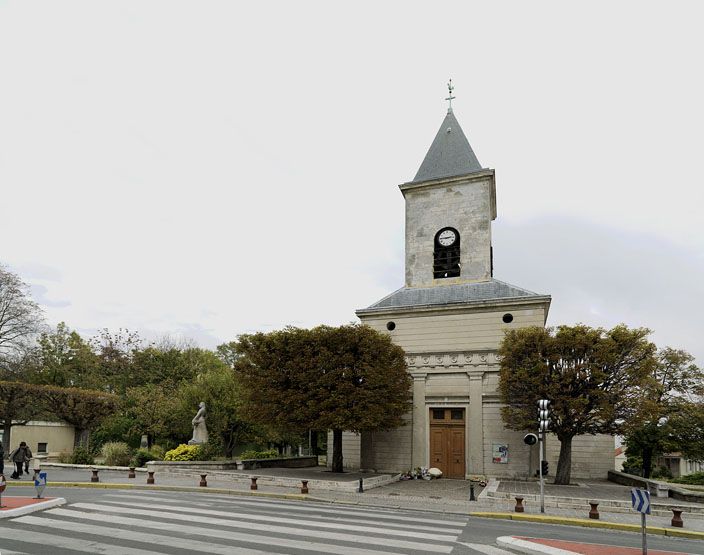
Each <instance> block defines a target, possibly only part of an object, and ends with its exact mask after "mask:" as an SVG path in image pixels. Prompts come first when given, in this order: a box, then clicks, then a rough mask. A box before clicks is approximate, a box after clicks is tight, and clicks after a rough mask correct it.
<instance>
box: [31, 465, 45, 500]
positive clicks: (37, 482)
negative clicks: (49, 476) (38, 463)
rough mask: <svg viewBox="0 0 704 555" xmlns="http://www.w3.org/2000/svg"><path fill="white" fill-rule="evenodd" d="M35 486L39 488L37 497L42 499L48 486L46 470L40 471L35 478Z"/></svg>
mask: <svg viewBox="0 0 704 555" xmlns="http://www.w3.org/2000/svg"><path fill="white" fill-rule="evenodd" d="M34 487H35V488H36V489H37V498H38V499H41V498H42V493H44V488H45V487H46V472H40V473H39V477H38V478H35V479H34Z"/></svg>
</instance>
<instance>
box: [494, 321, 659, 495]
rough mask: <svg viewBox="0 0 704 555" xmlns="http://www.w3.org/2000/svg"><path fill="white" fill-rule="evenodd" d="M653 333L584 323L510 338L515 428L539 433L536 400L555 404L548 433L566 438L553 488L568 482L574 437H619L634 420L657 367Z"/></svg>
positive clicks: (502, 383)
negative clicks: (623, 427)
mask: <svg viewBox="0 0 704 555" xmlns="http://www.w3.org/2000/svg"><path fill="white" fill-rule="evenodd" d="M649 333H650V331H649V330H647V329H643V328H638V329H629V328H627V327H626V326H624V325H619V326H616V327H614V328H613V329H611V330H604V329H602V328H590V327H588V326H585V325H581V324H578V325H575V326H559V327H557V328H547V329H546V328H542V327H527V328H521V329H516V330H510V331H508V332H507V333H506V336H505V338H504V340H503V341H502V343H501V346H500V348H499V355H500V357H501V370H500V378H499V391H500V394H501V399H502V402H503V403H504V404H505V405H504V407H503V408H502V416H503V419H504V421H505V423H506V425H507V426H508V427H509V428H511V429H514V430H534V429H535V428H536V423H537V402H538V400H539V399H548V400H549V401H550V428H549V429H550V431H551V432H553V433H554V434H555V435H556V436H557V438H558V440H559V441H560V456H559V460H558V465H557V472H556V477H555V483H557V484H569V482H570V474H571V464H572V439H573V438H574V437H575V436H578V435H584V434H601V433H605V434H613V433H616V432H618V431H619V427H620V424H621V423H622V422H623V421H625V420H628V419H629V418H633V417H634V416H635V414H636V410H637V407H638V404H639V402H640V400H641V396H642V390H641V389H640V386H641V385H642V384H643V383H645V382H646V381H647V380H648V378H649V376H650V374H651V373H652V369H653V365H654V364H655V359H654V353H655V346H654V345H653V344H652V343H651V342H650V341H648V339H647V337H648V335H649Z"/></svg>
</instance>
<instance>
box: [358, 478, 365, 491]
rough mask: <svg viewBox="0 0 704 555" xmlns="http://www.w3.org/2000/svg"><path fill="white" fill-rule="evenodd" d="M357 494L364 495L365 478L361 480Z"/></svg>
mask: <svg viewBox="0 0 704 555" xmlns="http://www.w3.org/2000/svg"><path fill="white" fill-rule="evenodd" d="M357 493H364V478H360V479H359V488H357Z"/></svg>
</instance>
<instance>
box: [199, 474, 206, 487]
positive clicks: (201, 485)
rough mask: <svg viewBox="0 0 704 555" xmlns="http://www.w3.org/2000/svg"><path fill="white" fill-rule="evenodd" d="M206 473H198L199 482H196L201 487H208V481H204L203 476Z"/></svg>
mask: <svg viewBox="0 0 704 555" xmlns="http://www.w3.org/2000/svg"><path fill="white" fill-rule="evenodd" d="M206 476H207V474H201V475H200V484H198V485H199V486H200V487H202V488H207V487H208V482H207V481H206V479H205V477H206Z"/></svg>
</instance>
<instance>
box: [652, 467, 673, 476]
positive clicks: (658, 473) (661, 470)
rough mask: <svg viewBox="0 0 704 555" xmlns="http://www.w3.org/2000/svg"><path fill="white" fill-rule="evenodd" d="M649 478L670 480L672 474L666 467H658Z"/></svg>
mask: <svg viewBox="0 0 704 555" xmlns="http://www.w3.org/2000/svg"><path fill="white" fill-rule="evenodd" d="M650 477H651V478H672V472H671V471H670V469H669V468H667V467H666V466H658V467H657V468H656V469H655V470H653V472H652V473H651V474H650Z"/></svg>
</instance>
